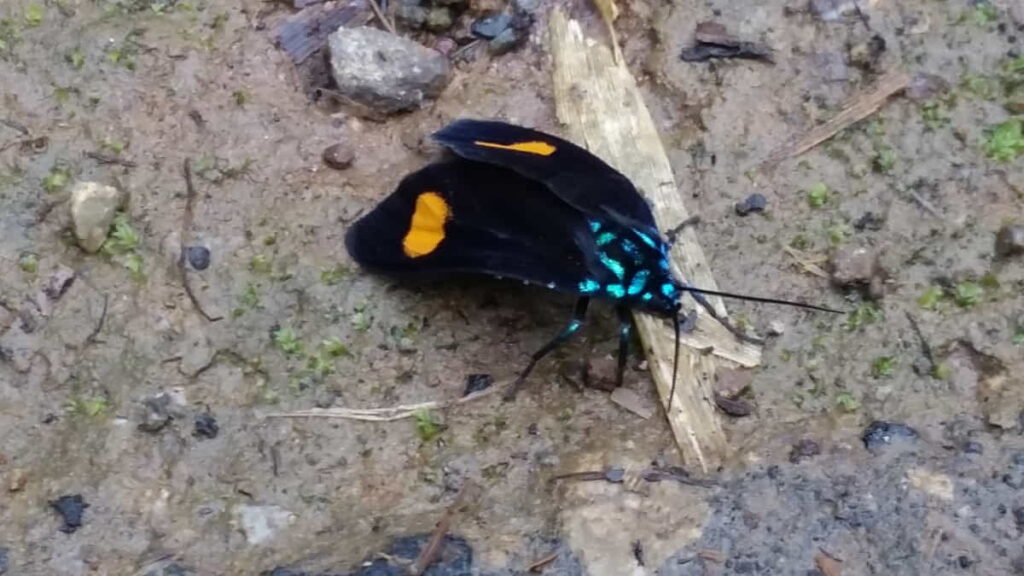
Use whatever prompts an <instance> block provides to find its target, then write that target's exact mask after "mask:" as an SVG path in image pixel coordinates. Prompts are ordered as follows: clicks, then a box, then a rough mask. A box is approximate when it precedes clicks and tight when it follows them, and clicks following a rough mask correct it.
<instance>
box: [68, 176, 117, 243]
mask: <svg viewBox="0 0 1024 576" xmlns="http://www.w3.org/2000/svg"><path fill="white" fill-rule="evenodd" d="M122 204H124V194H123V193H122V192H121V191H120V190H118V189H117V188H114V187H113V186H107V185H106V184H100V183H99V182H79V183H77V184H76V185H75V187H74V189H72V190H71V220H72V222H74V225H75V237H76V238H78V245H79V246H81V247H82V249H83V250H85V251H86V252H90V253H95V252H97V251H99V249H100V247H101V246H103V243H104V242H105V241H106V240H107V233H108V232H109V231H110V225H111V223H113V221H114V215H115V214H116V213H117V211H118V209H119V208H121V205H122Z"/></svg>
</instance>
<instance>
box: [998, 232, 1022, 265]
mask: <svg viewBox="0 0 1024 576" xmlns="http://www.w3.org/2000/svg"><path fill="white" fill-rule="evenodd" d="M996 254H998V255H999V256H1000V257H1002V258H1008V257H1010V256H1019V255H1021V254H1024V224H1007V225H1005V226H1003V227H1002V228H1000V229H999V232H997V233H996Z"/></svg>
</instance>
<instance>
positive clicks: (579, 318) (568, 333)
mask: <svg viewBox="0 0 1024 576" xmlns="http://www.w3.org/2000/svg"><path fill="white" fill-rule="evenodd" d="M589 304H590V298H587V297H583V298H580V299H579V300H577V301H576V306H575V308H574V309H573V311H572V320H570V321H569V325H568V326H566V327H565V329H564V330H562V331H561V332H559V334H558V335H557V336H555V337H554V338H552V339H551V341H549V342H548V343H547V344H545V345H544V346H542V347H541V349H540V350H537V351H536V352H534V353H533V356H532V357H531V358H530V363H529V364H527V365H526V368H525V369H524V370H523V371H522V372H520V373H519V376H518V377H517V378H516V381H515V382H514V383H513V384H512V387H511V388H509V389H508V391H507V392H505V395H504V397H503V398H504V399H505V401H506V402H507V401H510V400H515V397H516V393H518V392H519V389H520V388H522V386H523V382H525V381H526V377H527V376H529V375H530V372H532V371H533V367H534V366H536V365H537V362H538V361H539V360H540V359H541V358H543V357H545V356H547V355H548V354H549V353H551V351H552V350H554V349H555V348H558V347H559V346H561V345H562V344H565V343H566V341H568V340H569V339H570V338H572V336H573V335H574V334H576V332H579V329H580V327H581V326H583V321H584V320H586V317H587V306H588V305H589Z"/></svg>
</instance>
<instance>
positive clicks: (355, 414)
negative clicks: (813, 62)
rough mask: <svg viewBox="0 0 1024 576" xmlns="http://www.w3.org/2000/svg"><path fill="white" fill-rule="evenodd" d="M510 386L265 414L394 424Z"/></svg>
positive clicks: (503, 383) (282, 416) (268, 416)
mask: <svg viewBox="0 0 1024 576" xmlns="http://www.w3.org/2000/svg"><path fill="white" fill-rule="evenodd" d="M511 385H512V381H511V380H510V381H508V382H502V383H496V384H493V385H491V387H490V388H488V389H486V390H481V391H479V392H474V393H472V394H468V395H466V396H463V397H461V398H455V399H453V400H431V401H430V402H420V403H419V404H405V405H403V406H394V407H391V408H310V409H308V410H295V411H293V412H274V413H272V414H267V415H266V417H267V418H343V419H346V420H361V421H363V422H394V421H396V420H402V419H405V418H411V417H412V416H414V415H415V413H416V412H417V411H419V410H439V409H442V408H449V407H451V406H458V405H460V404H466V403H468V402H472V401H474V400H479V399H480V398H485V397H487V396H490V395H492V394H494V393H495V392H498V391H500V390H504V389H505V388H508V387H509V386H511Z"/></svg>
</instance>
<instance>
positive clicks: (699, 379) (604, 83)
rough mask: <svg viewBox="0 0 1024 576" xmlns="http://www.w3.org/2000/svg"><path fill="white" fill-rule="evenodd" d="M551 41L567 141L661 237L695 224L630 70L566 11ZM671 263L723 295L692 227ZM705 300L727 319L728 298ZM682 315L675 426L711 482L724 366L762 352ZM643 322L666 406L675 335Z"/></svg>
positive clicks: (718, 445)
mask: <svg viewBox="0 0 1024 576" xmlns="http://www.w3.org/2000/svg"><path fill="white" fill-rule="evenodd" d="M549 32H550V42H551V54H552V57H553V60H554V62H553V63H554V66H553V68H554V91H555V107H556V111H557V114H558V118H559V121H560V122H561V123H562V124H564V125H565V127H566V130H565V131H566V134H565V136H566V137H567V138H568V139H570V140H572V141H574V142H576V143H577V144H579V145H581V146H583V147H585V148H587V149H588V150H590V151H591V152H593V153H594V154H596V155H597V156H599V157H601V158H602V159H603V160H604V161H606V162H608V163H609V164H610V165H612V166H613V167H615V168H616V169H617V170H619V171H620V172H622V173H623V174H625V175H626V176H627V177H628V178H630V180H632V181H633V183H634V184H635V185H636V186H637V188H638V189H639V190H640V192H641V193H642V194H643V195H644V196H645V197H646V198H647V200H648V201H649V202H650V203H651V207H652V209H653V211H654V215H655V218H656V219H657V221H658V224H659V227H660V228H661V229H662V230H670V229H672V228H674V227H676V226H677V225H678V224H679V223H681V222H683V221H685V220H687V219H688V218H689V217H690V213H689V212H688V211H687V209H686V206H684V205H683V201H682V196H681V195H680V194H679V190H678V188H677V186H676V182H675V176H674V175H673V173H672V167H671V165H670V164H669V161H668V157H667V156H666V154H665V150H664V148H663V147H662V144H661V139H660V137H659V136H658V131H657V129H656V128H655V126H654V121H653V120H652V119H651V115H650V113H649V112H648V110H647V107H646V106H645V105H644V102H643V99H642V97H641V95H640V91H639V90H638V88H637V85H636V81H635V80H634V79H633V77H632V75H630V73H629V70H628V69H627V68H626V66H625V64H624V63H622V62H621V61H620V60H619V61H617V60H616V59H615V58H614V56H613V53H612V51H611V50H609V49H608V47H607V46H606V45H604V44H603V43H601V42H598V41H596V40H594V39H591V38H587V37H586V36H585V35H584V34H583V31H582V29H581V28H580V24H579V23H578V22H576V21H574V20H569V19H568V18H567V17H566V15H565V13H564V12H563V11H562V10H561V9H558V8H556V9H554V10H553V11H552V14H551V18H550V23H549ZM670 258H671V261H672V267H673V270H674V272H675V273H676V274H677V276H678V277H679V278H682V279H684V280H685V281H686V282H687V283H688V284H690V285H692V286H696V287H700V288H706V289H709V290H716V289H717V285H716V284H715V280H714V277H713V276H712V274H711V268H710V267H709V266H708V263H707V260H706V258H705V257H704V252H703V250H702V249H701V247H700V244H699V243H698V242H697V233H696V231H695V230H694V228H693V227H685V228H684V229H683V230H682V231H681V232H680V233H679V236H678V238H677V240H676V243H675V244H674V245H673V247H672V252H671V254H670ZM707 298H708V300H709V301H710V302H711V304H712V306H714V307H715V310H716V311H717V312H718V313H719V314H720V315H721V316H723V317H725V316H726V310H725V306H724V305H723V303H722V300H721V298H718V297H715V296H708V297H707ZM683 305H684V307H685V308H687V309H690V310H693V309H696V311H697V314H698V317H697V322H696V327H695V329H694V331H693V332H692V333H690V334H686V335H684V338H683V339H682V340H681V341H682V343H683V348H682V350H680V355H679V376H678V383H677V386H676V390H675V396H674V398H673V399H672V402H671V410H669V412H668V420H669V424H670V426H671V428H672V432H673V434H674V435H675V439H676V443H677V444H678V445H679V448H680V451H681V453H682V455H683V458H684V460H685V461H686V462H687V464H689V465H691V466H694V467H695V468H696V469H699V470H701V471H702V472H704V473H708V472H710V471H712V470H714V469H715V468H716V467H717V466H718V465H719V464H720V463H721V462H722V461H723V460H724V459H725V457H726V456H727V452H728V445H727V443H726V438H725V433H724V432H723V430H722V426H721V422H720V421H719V418H718V415H717V413H716V409H715V404H714V399H713V394H712V390H711V385H712V383H713V381H714V374H715V366H716V362H717V359H716V357H720V358H727V359H729V360H732V361H734V362H737V363H739V364H741V365H743V366H755V365H757V364H759V363H760V361H761V350H760V348H759V347H757V346H753V345H751V344H748V343H744V342H740V341H738V340H737V338H736V337H735V336H734V335H733V334H731V333H730V332H729V331H728V330H727V329H725V328H724V327H723V326H722V325H721V324H720V323H719V322H717V321H715V320H714V319H713V318H711V316H710V315H709V314H708V313H707V311H705V310H704V309H703V308H701V307H700V306H698V305H697V304H696V303H695V302H694V301H693V300H692V298H691V297H690V296H686V297H684V302H683ZM635 318H636V324H637V328H638V331H639V333H640V336H641V339H642V340H643V343H644V350H645V352H646V353H647V357H648V363H649V365H650V369H651V374H652V376H653V377H654V381H655V385H656V386H657V389H658V394H659V395H660V397H661V400H662V403H663V404H664V405H665V406H668V404H669V392H670V389H671V387H672V368H673V356H674V349H675V337H674V334H673V330H672V327H671V325H669V324H668V323H666V322H665V320H664V319H661V318H656V317H653V316H651V315H648V314H644V313H637V314H635Z"/></svg>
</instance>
